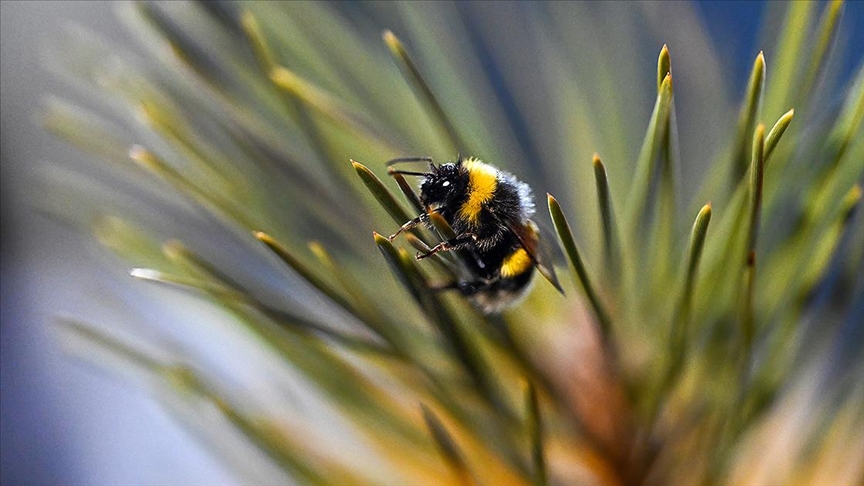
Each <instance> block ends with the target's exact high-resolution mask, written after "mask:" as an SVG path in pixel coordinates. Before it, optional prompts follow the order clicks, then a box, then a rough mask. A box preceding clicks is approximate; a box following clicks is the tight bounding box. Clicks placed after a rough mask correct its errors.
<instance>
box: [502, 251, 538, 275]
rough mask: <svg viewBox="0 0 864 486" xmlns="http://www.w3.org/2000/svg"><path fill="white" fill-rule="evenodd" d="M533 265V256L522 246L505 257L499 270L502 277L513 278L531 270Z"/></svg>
mask: <svg viewBox="0 0 864 486" xmlns="http://www.w3.org/2000/svg"><path fill="white" fill-rule="evenodd" d="M533 266H534V262H533V261H532V260H531V256H530V255H528V252H527V251H525V249H524V248H521V247H520V248H517V249H516V250H514V251H513V252H512V253H510V254H509V255H507V256H506V257H505V258H504V261H503V262H501V268H500V269H499V271H500V273H501V278H513V277H516V276H517V275H522V274H523V273H525V272H527V271H529V270H531V269H532V268H533Z"/></svg>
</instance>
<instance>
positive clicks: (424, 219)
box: [387, 213, 429, 241]
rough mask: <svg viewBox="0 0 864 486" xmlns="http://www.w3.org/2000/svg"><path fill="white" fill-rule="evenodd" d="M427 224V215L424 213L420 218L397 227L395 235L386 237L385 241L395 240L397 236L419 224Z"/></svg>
mask: <svg viewBox="0 0 864 486" xmlns="http://www.w3.org/2000/svg"><path fill="white" fill-rule="evenodd" d="M428 222H429V215H428V214H426V213H423V214H421V215H420V216H417V217H416V218H414V219H412V220H411V221H408V222H407V223H405V224H403V225H402V226H401V227H399V229H398V230H396V232H395V233H393V234H392V235H390V236H388V237H387V239H388V240H389V241H393V239H394V238H396V237H397V236H399V235H400V234H401V233H403V232H405V231H408V230H411V229H413V228H414V227H416V226H417V225H419V224H421V223H422V224H427V223H428Z"/></svg>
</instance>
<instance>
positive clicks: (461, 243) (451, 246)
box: [417, 233, 477, 260]
mask: <svg viewBox="0 0 864 486" xmlns="http://www.w3.org/2000/svg"><path fill="white" fill-rule="evenodd" d="M476 242H477V235H475V234H474V233H462V234H461V235H458V236H456V237H455V238H451V239H449V240H447V241H442V242H441V243H438V244H437V245H435V246H434V247H433V248H432V249H431V250H429V253H417V259H418V260H422V259H424V258H428V257H430V256H432V255H434V254H436V253H438V252H439V251H451V250H459V249H461V248H464V247H465V246H466V245H469V244H472V243H476Z"/></svg>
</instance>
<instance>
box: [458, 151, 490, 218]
mask: <svg viewBox="0 0 864 486" xmlns="http://www.w3.org/2000/svg"><path fill="white" fill-rule="evenodd" d="M462 166H463V167H465V169H467V170H468V200H467V201H465V202H464V203H462V207H461V208H459V216H461V217H462V218H464V219H467V220H468V221H470V222H472V223H475V224H476V223H477V220H478V219H479V218H480V212H481V211H482V210H483V204H484V203H485V202H487V201H489V200H490V199H492V195H493V194H494V193H495V188H496V187H498V171H497V170H495V168H494V167H492V166H490V165H486V164H484V163H483V162H480V161H479V160H477V159H468V160H466V161H465V162H463V163H462Z"/></svg>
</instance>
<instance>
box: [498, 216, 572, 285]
mask: <svg viewBox="0 0 864 486" xmlns="http://www.w3.org/2000/svg"><path fill="white" fill-rule="evenodd" d="M510 230H511V231H513V234H515V235H516V237H517V238H519V242H520V243H521V244H522V248H525V251H526V252H528V255H529V256H530V257H531V260H533V261H534V264H535V265H536V266H537V270H538V271H539V272H540V274H541V275H543V276H544V277H545V278H546V280H548V281H549V283H551V284H552V286H553V287H555V288H556V289H557V290H558V292H561V293H562V294H563V293H564V289H562V288H561V284H560V283H559V282H558V276H557V275H556V274H555V266H554V263H555V262H556V261H558V262H560V261H563V257H564V255H563V253H562V252H561V249H560V248H559V247H558V245H557V243H555V242H556V240H555V237H554V236H552V233H551V232H550V231H548V230H547V231H544V230H542V229H541V228H540V227H539V226H537V223H535V222H534V221H532V220H530V219H529V220H528V221H526V222H525V223H524V224H517V225H514V226H512V227H511V228H510Z"/></svg>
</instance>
